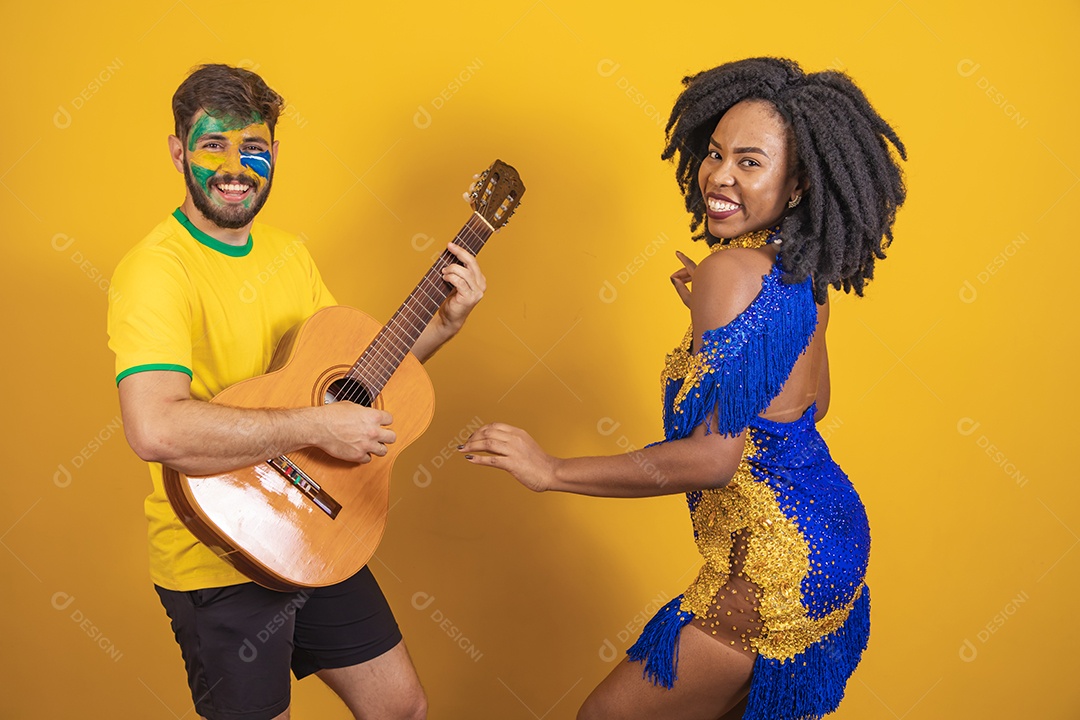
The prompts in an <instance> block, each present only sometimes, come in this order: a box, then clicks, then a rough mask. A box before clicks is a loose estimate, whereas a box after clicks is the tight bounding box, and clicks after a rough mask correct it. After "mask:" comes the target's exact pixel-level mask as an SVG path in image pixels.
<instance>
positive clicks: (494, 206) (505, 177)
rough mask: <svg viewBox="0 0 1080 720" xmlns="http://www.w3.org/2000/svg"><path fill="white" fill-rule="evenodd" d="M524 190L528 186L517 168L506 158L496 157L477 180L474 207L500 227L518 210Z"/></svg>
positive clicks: (472, 191) (473, 196) (488, 220)
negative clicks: (507, 161)
mask: <svg viewBox="0 0 1080 720" xmlns="http://www.w3.org/2000/svg"><path fill="white" fill-rule="evenodd" d="M524 194H525V186H524V185H523V184H522V183H521V178H520V177H518V173H517V170H515V169H514V168H513V167H511V166H510V165H507V164H506V163H504V162H503V161H502V160H496V161H495V162H493V163H492V164H491V167H489V168H488V169H487V170H485V171H484V172H483V173H481V174H480V177H479V178H477V180H476V182H474V183H473V185H472V188H470V192H469V198H470V202H471V203H472V206H473V210H475V211H476V212H477V213H478V214H479V215H480V217H482V218H484V220H486V221H487V222H488V224H489V225H491V227H492V229H493V230H498V229H499V228H501V227H502V226H503V225H505V224H506V223H507V221H508V220H509V219H510V216H511V215H513V214H514V210H516V209H517V206H518V204H519V203H520V202H521V196H522V195H524Z"/></svg>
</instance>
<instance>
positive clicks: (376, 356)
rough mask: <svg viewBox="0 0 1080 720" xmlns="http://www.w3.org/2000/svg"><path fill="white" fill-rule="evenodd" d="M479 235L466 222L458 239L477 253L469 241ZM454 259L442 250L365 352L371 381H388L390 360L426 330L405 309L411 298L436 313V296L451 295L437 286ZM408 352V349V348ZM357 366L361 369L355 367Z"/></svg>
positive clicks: (393, 359)
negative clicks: (405, 323)
mask: <svg viewBox="0 0 1080 720" xmlns="http://www.w3.org/2000/svg"><path fill="white" fill-rule="evenodd" d="M470 219H471V218H470ZM478 237H479V236H478V235H477V234H476V233H475V231H473V230H472V229H471V228H469V227H468V223H467V224H466V227H465V228H463V229H462V231H461V232H459V233H458V236H457V237H455V241H460V242H458V244H459V245H462V246H463V247H465V248H466V249H467V250H470V251H472V252H474V253H475V252H478V249H475V250H474V249H473V247H471V246H472V245H473V244H474V242H469V241H470V240H471V241H475V240H477V239H478ZM481 239H482V238H481ZM480 247H481V248H482V247H483V245H482V244H481V245H480ZM455 260H456V258H455V257H454V256H453V255H451V254H450V253H449V251H444V252H443V254H442V255H441V256H440V257H439V258H438V260H437V261H436V263H435V265H434V266H433V267H432V268H431V269H430V270H428V272H427V273H426V274H425V275H424V277H423V278H421V280H420V282H419V283H418V284H417V287H416V288H415V289H414V290H413V292H412V293H411V294H410V296H409V298H407V299H406V301H405V303H403V304H402V306H401V307H400V308H399V309H398V311H397V312H396V313H395V314H394V316H393V317H392V318H391V320H390V321H389V322H388V323H387V324H386V326H384V327H385V329H384V330H381V331H380V333H379V334H378V335H377V336H376V339H375V341H373V342H372V343H371V345H370V346H369V348H368V350H366V351H365V355H366V356H367V357H366V358H362V359H367V360H369V361H371V362H370V364H369V365H368V367H367V368H366V369H368V370H370V371H371V372H369V373H368V377H367V378H365V379H367V380H368V381H369V382H370V381H371V380H377V381H379V382H381V383H382V384H384V385H385V383H386V382H387V381H388V380H389V377H390V375H392V374H393V373H392V371H391V372H390V373H389V374H388V373H387V372H386V371H387V370H388V368H387V367H386V364H387V360H391V361H393V362H394V363H395V364H400V361H401V358H403V357H404V353H402V352H400V351H401V350H404V349H405V348H404V347H403V346H404V345H406V344H408V343H410V342H413V343H414V342H415V340H416V338H414V337H411V336H412V335H416V336H417V337H419V334H420V333H421V332H423V326H417V325H416V324H415V323H413V322H412V321H411V319H410V318H409V317H408V316H407V314H406V312H404V311H409V310H412V309H413V308H412V307H411V306H410V303H409V300H419V301H420V302H421V303H423V304H424V305H426V307H425V308H424V310H425V311H426V312H429V313H431V314H432V315H434V312H437V310H438V305H440V304H441V302H442V300H440V299H439V298H438V297H437V296H438V295H443V298H442V299H445V297H446V296H447V295H449V292H448V291H447V289H446V288H439V287H437V285H438V284H439V283H440V281H441V275H440V274H439V273H440V272H441V269H442V268H443V267H446V266H447V265H449V264H450V263H452V262H454V261H455ZM436 278H439V280H436ZM441 282H445V281H441ZM431 290H434V291H435V292H436V297H434V298H433V297H432V295H431V293H430V291H431ZM424 301H426V302H424ZM413 304H415V303H413ZM432 306H434V307H432ZM413 314H414V315H416V312H415V310H413ZM417 319H421V318H420V316H419V315H417ZM429 319H430V318H429ZM403 321H408V323H409V325H411V332H410V331H409V330H406V329H405V328H404V327H402V324H403ZM425 325H426V323H425ZM379 340H382V341H383V342H376V341H379ZM394 350H397V352H394ZM405 352H408V351H407V350H405ZM358 364H359V361H358ZM354 369H359V368H358V367H356V366H354ZM376 373H377V374H376Z"/></svg>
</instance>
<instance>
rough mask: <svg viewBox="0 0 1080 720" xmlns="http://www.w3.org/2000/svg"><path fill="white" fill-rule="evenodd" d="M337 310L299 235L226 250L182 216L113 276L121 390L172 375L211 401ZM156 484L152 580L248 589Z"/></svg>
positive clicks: (276, 233) (113, 341)
mask: <svg viewBox="0 0 1080 720" xmlns="http://www.w3.org/2000/svg"><path fill="white" fill-rule="evenodd" d="M334 304H335V302H334V298H333V297H332V296H331V295H330V291H329V290H327V289H326V286H325V285H324V284H323V281H322V278H321V277H320V276H319V271H318V269H316V267H315V263H314V262H313V261H312V259H311V256H310V255H309V254H308V251H307V248H305V247H304V244H303V241H302V240H301V239H300V238H298V237H297V236H295V235H291V234H289V233H285V232H282V231H281V230H277V229H275V228H272V227H268V226H266V225H263V224H261V223H255V224H254V225H253V226H252V229H251V235H250V236H249V237H248V242H247V245H245V246H242V247H237V246H233V245H227V244H225V243H222V242H220V241H218V240H215V239H214V238H212V237H210V236H209V235H206V234H205V233H203V232H201V231H200V230H199V229H198V228H196V227H195V226H194V225H192V224H191V223H190V222H189V221H188V219H187V218H186V217H185V216H184V214H183V213H182V212H180V210H179V208H178V209H177V210H176V212H174V213H173V214H172V216H170V217H169V218H168V219H166V220H165V221H164V222H162V223H161V224H160V225H158V226H157V227H156V228H154V230H153V231H152V232H151V233H150V234H149V235H148V236H147V237H146V238H145V239H144V240H143V241H142V242H140V243H139V244H138V245H136V246H135V247H134V248H132V249H131V251H130V252H128V254H127V255H125V256H124V258H123V259H122V260H121V261H120V264H119V265H118V266H117V267H116V272H115V274H114V275H113V279H112V285H111V291H110V293H109V347H110V348H111V349H112V350H113V352H115V353H116V382H117V384H119V383H120V382H121V381H122V380H123V379H124V378H125V377H127V376H128V375H131V374H133V373H137V372H143V371H147V370H173V371H176V372H182V373H186V374H187V375H189V376H191V395H192V397H194V398H197V399H199V400H210V399H211V398H212V397H214V395H216V394H218V393H219V392H221V391H222V390H224V389H225V388H226V387H228V386H229V385H232V384H234V383H236V382H239V381H241V380H246V379H248V378H250V377H254V376H255V375H261V374H262V373H264V372H266V368H267V366H268V365H269V364H270V358H271V357H272V356H273V354H274V349H275V347H277V343H278V340H279V339H280V338H281V336H282V335H284V334H285V332H286V331H287V330H288V329H289V328H291V327H292V326H293V325H295V324H297V323H298V322H300V321H302V320H304V319H306V318H307V317H309V316H310V315H312V314H313V313H314V312H315V311H316V310H318V309H320V308H323V307H327V306H330V305H334ZM150 478H151V481H152V482H153V488H154V489H153V492H152V493H151V494H150V495H149V496H148V497H147V498H146V505H145V508H146V517H147V520H149V522H150V528H149V539H150V576H151V578H152V579H153V581H154V582H155V583H156V584H157V585H160V586H161V587H164V588H167V589H169V590H198V589H201V588H207V587H219V586H224V585H235V584H237V583H242V582H247V581H248V579H247V578H246V577H245V576H244V575H242V574H241V573H239V572H238V571H237V570H235V569H234V568H233V567H232V566H231V565H229V564H228V563H226V562H225V561H223V560H221V559H220V558H219V557H218V556H217V555H216V554H215V553H214V551H213V550H211V549H210V548H209V547H207V546H206V545H204V544H202V543H201V542H199V541H198V540H197V539H196V538H195V536H194V535H192V534H191V533H190V532H188V530H187V528H186V527H184V524H183V522H181V521H180V519H179V518H178V517H177V516H176V513H174V512H173V510H172V507H171V506H170V505H169V501H168V499H167V498H166V496H165V490H164V487H163V485H162V479H161V465H160V464H159V463H150Z"/></svg>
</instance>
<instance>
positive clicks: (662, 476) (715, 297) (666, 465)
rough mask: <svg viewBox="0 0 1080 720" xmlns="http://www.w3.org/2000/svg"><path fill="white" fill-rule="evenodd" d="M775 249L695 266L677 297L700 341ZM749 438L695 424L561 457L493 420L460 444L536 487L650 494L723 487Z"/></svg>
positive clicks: (743, 302)
mask: <svg viewBox="0 0 1080 720" xmlns="http://www.w3.org/2000/svg"><path fill="white" fill-rule="evenodd" d="M773 257H774V255H772V254H770V252H769V251H768V250H766V251H764V252H759V251H756V250H727V251H724V252H722V253H718V254H715V255H710V256H709V257H707V258H706V259H705V260H704V261H702V262H701V264H700V265H698V266H697V267H696V268H694V269H693V286H694V287H693V292H692V293H689V292H687V293H684V292H682V291H681V290H680V297H683V298H684V300H686V299H688V300H689V301H690V302H689V304H690V310H691V317H692V320H693V326H694V337H695V343H696V344H697V345H699V346H700V342H701V333H702V332H703V331H704V330H705V329H709V328H716V327H720V326H722V325H725V324H727V323H729V322H731V320H732V319H734V318H735V317H736V316H738V314H739V313H741V312H742V311H743V310H744V309H745V308H746V307H747V306H748V305H749V304H750V303H751V302H752V301H753V299H754V297H756V296H757V293H758V292H759V291H760V290H761V278H762V276H763V275H764V274H765V273H767V272H768V271H769V268H770V267H771V261H772V258H773ZM684 265H685V261H684ZM688 269H689V268H688ZM673 281H674V278H673ZM676 289H677V290H679V284H678V283H676ZM684 289H685V287H684ZM745 444H746V433H745V431H744V432H742V433H739V434H738V435H736V436H734V437H729V436H725V435H721V434H719V433H706V432H705V428H704V426H698V427H697V428H695V429H694V431H693V433H691V434H690V435H689V436H688V437H686V438H683V439H680V440H671V441H668V442H665V443H661V444H658V445H654V446H652V447H648V448H644V449H642V450H636V451H634V452H630V453H626V454H624V455H612V456H604V457H581V458H565V459H564V458H557V457H553V456H551V455H548V454H547V453H546V452H545V451H544V450H543V449H542V448H541V447H540V445H539V444H537V442H536V441H535V440H533V439H532V437H531V436H530V435H529V434H528V433H527V432H525V431H524V430H521V429H520V428H516V427H513V426H510V425H505V424H502V423H492V424H489V425H485V426H484V427H482V428H480V429H479V430H477V431H476V432H475V433H474V434H473V435H472V436H471V437H470V438H469V440H468V441H467V442H466V443H465V444H464V445H462V446H461V447H460V448H459V449H460V451H461V452H463V453H467V454H466V456H465V457H466V459H467V460H468V461H469V462H471V463H473V464H474V465H485V466H488V467H494V468H499V469H501V470H506V471H507V472H509V473H510V474H511V475H513V476H514V477H515V478H516V479H517V480H518V481H519V482H520V483H521V484H523V485H525V486H526V487H528V488H530V489H531V490H535V491H537V492H544V491H547V490H557V491H561V492H572V493H577V494H579V495H598V496H604V497H648V496H653V495H668V494H672V493H682V492H688V491H691V490H703V489H706V488H717V487H723V486H724V485H726V484H727V483H729V482H730V481H731V478H732V476H733V475H734V474H735V471H736V470H737V469H738V467H739V462H740V461H741V459H742V456H743V451H744V449H745ZM476 453H486V454H484V455H478V454H476Z"/></svg>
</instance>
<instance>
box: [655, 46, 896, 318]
mask: <svg viewBox="0 0 1080 720" xmlns="http://www.w3.org/2000/svg"><path fill="white" fill-rule="evenodd" d="M683 85H685V86H686V89H685V90H683V92H682V94H681V95H680V96H679V99H678V100H676V101H675V107H674V108H673V109H672V111H671V117H670V119H669V120H668V124H667V127H666V133H667V147H666V148H664V152H663V154H662V155H661V157H662V158H663V159H664V160H669V159H672V158H673V157H675V155H676V154H677V155H678V158H677V160H676V163H675V165H676V170H675V176H676V179H677V180H678V182H679V188H680V189H681V190H682V192H683V195H684V196H685V199H686V209H687V210H689V211H690V213H691V215H692V216H693V218H692V220H691V221H690V229H691V231H697V230H698V229H699V228H701V230H700V232H697V233H696V234H695V235H694V239H695V240H698V239H703V238H704V239H706V240H708V241H710V244H711V243H712V242H713V241H715V240H716V238H713V237H712V236H711V235H710V234H709V231H708V226H707V224H706V225H704V226H703V219H704V217H705V200H704V198H703V197H702V195H701V191H700V189H699V188H698V182H697V175H698V169H699V167H700V166H701V162H702V159H703V158H704V157H705V154H706V153H707V152H708V147H709V137H710V135H711V134H712V132H713V130H714V129H715V128H716V124H717V123H718V122H719V121H720V118H721V117H722V116H723V115H724V113H726V112H727V111H728V110H729V109H730V108H731V107H732V106H733V105H735V104H737V103H739V102H741V101H743V100H764V101H766V102H768V103H770V104H771V105H772V106H773V107H774V108H775V109H776V111H777V112H778V113H779V115H780V117H781V118H783V121H784V123H785V124H786V125H787V128H788V130H789V131H790V132H791V135H792V136H793V138H794V143H795V152H796V155H797V162H796V173H798V175H799V178H800V180H801V181H802V184H805V185H807V190H806V192H805V193H804V196H803V200H802V202H801V203H800V204H799V205H798V206H797V207H796V208H794V209H793V210H788V211H787V212H786V213H785V214H784V216H783V219H782V221H781V237H782V238H783V252H782V255H781V259H782V263H783V269H784V272H785V275H784V280H785V281H786V282H802V281H803V280H805V279H806V278H807V276H810V277H812V278H813V284H814V297H815V299H816V300H817V302H819V303H824V302H825V300H826V297H827V295H828V292H827V290H828V286H829V285H832V286H833V287H835V288H836V289H838V290H839V289H840V288H843V290H844V291H845V292H850V291H851V290H852V289H854V290H855V294H857V295H862V294H863V287H864V286H865V285H866V281H868V280H871V279H873V277H874V260H875V259H883V258H884V257H885V248H886V247H888V246H889V243H891V242H892V226H893V222H894V221H895V219H896V209H897V208H898V207H900V205H902V204H903V202H904V197H905V189H904V180H903V175H902V173H901V170H900V166H899V164H898V163H897V161H896V160H895V158H894V157H893V155H892V154H891V153H890V151H889V148H888V145H887V144H886V140H888V141H889V143H892V146H893V147H894V148H896V152H897V153H898V154H899V156H900V157H901V158H903V159H905V160H906V159H907V154H906V152H905V150H904V144H903V143H902V142H901V141H900V138H899V137H897V135H896V132H895V131H894V130H893V129H892V128H891V127H890V126H889V124H888V123H886V122H885V121H884V120H883V119H882V118H881V116H880V115H878V114H877V112H876V111H875V110H874V108H873V107H871V106H870V103H869V102H868V101H867V99H866V96H865V95H864V94H863V93H862V91H861V90H859V88H858V87H856V86H855V83H854V82H852V81H851V79H850V78H849V77H848V76H847V75H845V74H843V73H841V72H835V71H831V70H826V71H823V72H817V73H810V74H806V73H804V72H803V71H802V69H801V68H800V67H799V65H798V63H796V62H794V61H792V60H785V59H780V58H769V57H763V58H751V59H748V60H740V61H737V62H731V63H726V64H724V65H721V66H719V67H717V68H713V69H712V70H707V71H705V72H702V73H698V74H697V75H693V76H691V77H686V78H683Z"/></svg>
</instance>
